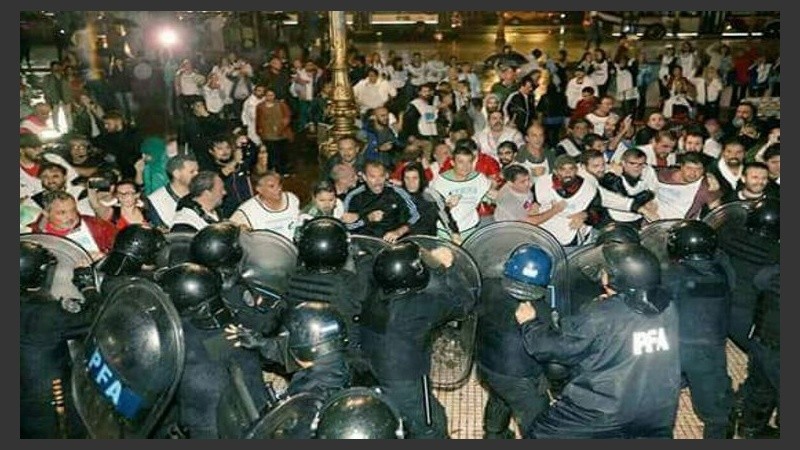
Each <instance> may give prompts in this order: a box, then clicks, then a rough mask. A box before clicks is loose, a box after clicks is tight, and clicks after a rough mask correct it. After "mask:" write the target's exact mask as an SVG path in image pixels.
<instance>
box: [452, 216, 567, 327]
mask: <svg viewBox="0 0 800 450" xmlns="http://www.w3.org/2000/svg"><path fill="white" fill-rule="evenodd" d="M522 244H535V245H537V246H538V247H539V248H541V249H542V250H543V251H544V252H545V253H547V254H548V255H549V256H550V258H551V259H552V261H553V273H552V275H551V277H550V283H551V286H552V291H551V293H550V303H551V304H550V306H551V307H552V308H553V309H554V310H555V311H557V312H558V314H559V315H561V316H563V315H568V314H570V312H571V311H572V308H571V306H570V298H571V296H570V290H569V289H568V287H569V273H568V270H567V256H566V253H565V252H564V247H562V246H561V244H560V243H559V242H558V240H557V239H556V238H555V236H553V235H552V234H550V232H548V231H547V230H545V229H544V228H541V227H538V226H536V225H532V224H529V223H526V222H517V221H500V222H494V223H491V224H489V225H487V226H485V227H483V228H479V229H478V230H477V231H475V232H474V233H472V234H471V235H470V236H469V237H468V238H467V239H466V240H465V241H464V243H463V244H462V247H464V250H466V251H467V252H469V254H470V255H472V257H473V258H474V259H475V261H476V262H477V264H478V267H479V268H480V271H481V276H483V279H484V280H487V279H491V278H502V277H503V266H504V264H505V262H506V260H507V259H508V257H509V256H511V253H512V252H513V251H514V249H516V248H517V247H519V246H520V245H522Z"/></svg>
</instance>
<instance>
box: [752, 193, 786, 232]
mask: <svg viewBox="0 0 800 450" xmlns="http://www.w3.org/2000/svg"><path fill="white" fill-rule="evenodd" d="M745 227H746V228H747V229H748V230H749V231H751V232H753V233H756V234H758V235H761V236H763V237H767V238H773V239H780V238H781V202H780V201H779V200H776V199H773V198H766V199H763V200H760V201H759V202H758V203H756V204H755V205H754V206H753V209H751V210H750V212H749V213H748V214H747V222H746V223H745Z"/></svg>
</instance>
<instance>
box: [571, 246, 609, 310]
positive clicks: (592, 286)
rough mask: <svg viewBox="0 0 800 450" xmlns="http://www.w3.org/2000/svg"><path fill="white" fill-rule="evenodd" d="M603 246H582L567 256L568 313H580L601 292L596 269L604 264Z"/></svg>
mask: <svg viewBox="0 0 800 450" xmlns="http://www.w3.org/2000/svg"><path fill="white" fill-rule="evenodd" d="M604 262H605V258H604V257H603V246H602V245H600V246H584V247H581V248H579V249H577V250H575V251H574V252H572V253H570V254H569V256H567V267H568V272H569V291H570V314H573V315H575V314H578V313H580V312H581V311H582V310H583V309H584V308H585V307H586V306H587V305H588V304H590V303H591V302H592V301H594V299H595V298H597V296H599V295H600V294H602V293H603V289H602V287H601V286H600V281H599V279H597V278H596V275H597V269H598V267H601V266H602V264H604Z"/></svg>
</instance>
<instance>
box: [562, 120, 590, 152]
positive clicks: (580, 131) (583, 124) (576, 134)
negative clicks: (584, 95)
mask: <svg viewBox="0 0 800 450" xmlns="http://www.w3.org/2000/svg"><path fill="white" fill-rule="evenodd" d="M591 126H592V125H591V124H590V123H589V121H588V120H586V119H578V120H572V121H570V122H569V126H568V128H569V131H568V133H567V136H566V137H565V138H564V139H562V140H561V142H559V143H558V145H557V146H556V155H569V156H572V157H573V158H577V157H579V156H580V155H581V153H582V152H583V148H584V145H583V144H584V142H583V139H584V138H585V137H586V135H587V134H589V128H591Z"/></svg>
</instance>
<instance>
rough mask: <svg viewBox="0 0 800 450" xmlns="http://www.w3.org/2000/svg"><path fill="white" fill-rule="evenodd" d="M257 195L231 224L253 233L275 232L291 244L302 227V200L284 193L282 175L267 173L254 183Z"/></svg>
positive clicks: (243, 207) (245, 203)
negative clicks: (297, 229) (298, 229)
mask: <svg viewBox="0 0 800 450" xmlns="http://www.w3.org/2000/svg"><path fill="white" fill-rule="evenodd" d="M255 191H256V193H255V195H253V197H252V198H250V199H249V200H247V201H246V202H244V203H242V205H241V206H239V208H237V209H236V212H234V213H233V215H232V216H231V222H233V223H235V224H237V225H240V226H243V227H245V228H248V229H250V230H270V231H274V232H276V233H278V234H280V235H281V236H283V237H285V238H286V239H289V240H292V238H293V237H294V233H295V227H297V226H298V225H299V223H300V200H299V199H298V198H297V196H296V195H294V194H293V193H291V192H285V191H284V190H283V182H282V178H281V176H280V174H279V173H277V172H275V171H272V170H270V171H268V172H267V173H265V174H262V175H259V177H258V178H257V179H256V180H255Z"/></svg>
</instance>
